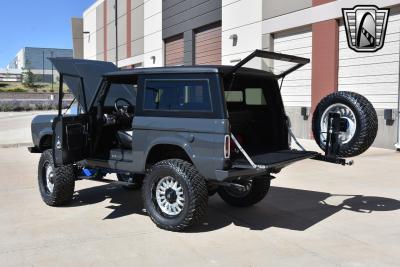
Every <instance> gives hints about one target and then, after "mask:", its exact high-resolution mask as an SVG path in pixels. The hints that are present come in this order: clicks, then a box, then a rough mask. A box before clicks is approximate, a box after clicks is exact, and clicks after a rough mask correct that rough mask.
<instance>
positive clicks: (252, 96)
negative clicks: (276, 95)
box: [245, 88, 267, 106]
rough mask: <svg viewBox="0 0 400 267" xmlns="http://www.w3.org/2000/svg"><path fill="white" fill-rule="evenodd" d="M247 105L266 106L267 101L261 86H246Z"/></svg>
mask: <svg viewBox="0 0 400 267" xmlns="http://www.w3.org/2000/svg"><path fill="white" fill-rule="evenodd" d="M245 94H246V105H249V106H265V105H266V104H267V102H266V101H265V97H264V93H263V90H262V89H261V88H246V89H245Z"/></svg>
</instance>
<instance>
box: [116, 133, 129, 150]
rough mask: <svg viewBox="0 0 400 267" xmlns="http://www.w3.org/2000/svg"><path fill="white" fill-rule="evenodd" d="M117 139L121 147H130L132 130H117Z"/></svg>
mask: <svg viewBox="0 0 400 267" xmlns="http://www.w3.org/2000/svg"><path fill="white" fill-rule="evenodd" d="M117 135H118V140H119V142H120V144H121V148H123V149H132V132H130V133H129V132H125V131H118V132H117Z"/></svg>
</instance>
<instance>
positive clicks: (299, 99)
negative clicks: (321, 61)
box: [274, 28, 312, 107]
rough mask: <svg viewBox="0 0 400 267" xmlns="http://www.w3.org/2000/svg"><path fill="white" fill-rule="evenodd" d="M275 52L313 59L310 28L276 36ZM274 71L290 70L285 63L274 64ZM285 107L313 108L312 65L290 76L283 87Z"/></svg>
mask: <svg viewBox="0 0 400 267" xmlns="http://www.w3.org/2000/svg"><path fill="white" fill-rule="evenodd" d="M274 51H275V52H278V53H284V54H289V55H294V56H299V57H305V58H309V59H311V56H312V32H311V29H310V28H304V29H301V30H297V31H290V32H282V33H276V34H274ZM274 64H275V65H274V69H276V70H279V69H288V64H289V65H290V64H291V63H285V62H274ZM282 98H283V101H284V104H285V106H298V107H311V63H310V64H307V65H306V66H304V67H302V68H301V69H299V70H297V71H295V72H293V73H291V74H289V75H288V76H287V77H286V78H285V81H284V82H283V86H282Z"/></svg>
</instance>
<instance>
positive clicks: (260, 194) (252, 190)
mask: <svg viewBox="0 0 400 267" xmlns="http://www.w3.org/2000/svg"><path fill="white" fill-rule="evenodd" d="M234 182H235V183H237V184H240V185H242V186H244V188H243V189H239V188H235V187H223V186H220V187H219V188H218V194H219V196H220V197H221V198H222V199H223V200H224V201H225V202H226V203H228V204H229V205H232V206H235V207H248V206H251V205H254V204H256V203H258V202H260V201H261V200H263V199H264V197H265V196H266V195H267V193H268V191H269V188H270V185H271V180H270V179H268V178H267V177H264V176H263V177H254V178H250V179H240V178H239V179H237V180H236V181H234Z"/></svg>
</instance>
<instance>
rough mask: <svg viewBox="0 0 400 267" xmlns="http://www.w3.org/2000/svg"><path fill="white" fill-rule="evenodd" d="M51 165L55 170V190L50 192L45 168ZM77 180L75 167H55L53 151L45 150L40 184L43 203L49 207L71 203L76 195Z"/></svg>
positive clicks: (41, 164)
mask: <svg viewBox="0 0 400 267" xmlns="http://www.w3.org/2000/svg"><path fill="white" fill-rule="evenodd" d="M46 164H49V165H51V166H52V168H53V170H54V177H53V181H54V188H53V190H52V192H50V191H49V190H48V188H47V185H46V182H45V179H46V171H45V166H46ZM75 179H76V169H75V167H74V166H73V165H65V166H61V167H57V168H56V167H55V166H54V162H53V151H52V149H48V150H45V151H44V152H43V153H42V155H41V157H40V160H39V167H38V183H39V190H40V195H41V197H42V199H43V201H44V202H45V203H46V204H47V205H49V206H61V205H65V204H67V203H69V202H70V201H71V200H72V198H73V194H74V189H75Z"/></svg>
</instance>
